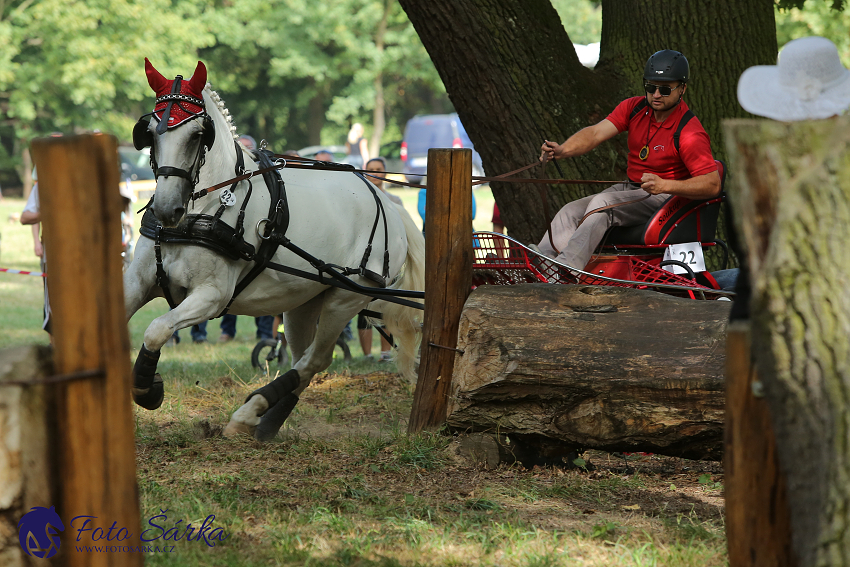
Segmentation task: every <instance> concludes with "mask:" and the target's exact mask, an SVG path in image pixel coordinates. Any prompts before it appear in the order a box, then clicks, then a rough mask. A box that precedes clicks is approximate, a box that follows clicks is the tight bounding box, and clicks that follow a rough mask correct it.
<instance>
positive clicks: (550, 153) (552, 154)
mask: <svg viewBox="0 0 850 567" xmlns="http://www.w3.org/2000/svg"><path fill="white" fill-rule="evenodd" d="M559 149H560V146H559V145H558V144H556V143H555V142H550V141H549V140H546V141H545V142H543V145H542V146H540V161H542V162H543V163H546V162H547V161H549V160H550V159H555V158H557V157H558V150H559Z"/></svg>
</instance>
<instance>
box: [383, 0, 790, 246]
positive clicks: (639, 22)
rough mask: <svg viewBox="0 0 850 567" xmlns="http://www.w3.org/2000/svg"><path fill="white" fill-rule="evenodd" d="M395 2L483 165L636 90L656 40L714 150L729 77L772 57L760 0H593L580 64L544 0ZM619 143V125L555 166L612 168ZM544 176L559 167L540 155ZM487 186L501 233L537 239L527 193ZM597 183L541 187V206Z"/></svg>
mask: <svg viewBox="0 0 850 567" xmlns="http://www.w3.org/2000/svg"><path fill="white" fill-rule="evenodd" d="M400 2H401V5H402V7H403V8H404V10H405V12H407V15H408V17H409V18H410V21H411V22H413V25H414V27H415V28H416V31H417V32H418V33H419V37H420V38H421V39H422V42H423V44H424V45H425V47H426V49H427V50H428V53H429V54H430V55H431V59H432V60H433V61H434V65H435V66H436V67H437V70H438V71H439V73H440V77H441V78H442V79H443V83H444V84H445V86H446V91H447V92H448V94H449V98H450V99H451V101H452V103H453V104H454V106H455V108H456V109H457V112H458V114H459V115H460V118H461V121H462V122H463V123H464V125H465V126H466V128H467V131H468V132H469V135H470V138H471V139H472V141H473V143H474V144H475V147H476V149H477V150H478V151H479V153H480V154H481V156H482V159H483V161H484V167H485V169H486V170H487V171H488V172H491V173H497V172H503V171H508V170H511V169H514V168H516V167H519V166H522V165H526V164H529V163H532V162H533V161H535V160H536V159H537V157H538V155H539V148H540V145H541V144H542V141H543V139H544V138H548V139H551V140H558V141H559V142H560V141H563V140H564V139H566V138H567V137H568V136H569V135H571V134H572V133H574V132H575V131H577V130H579V129H580V128H582V127H584V126H587V125H590V124H594V123H596V122H598V121H599V120H601V119H603V118H605V116H607V114H608V113H609V112H610V111H611V110H612V109H613V108H614V106H615V105H616V104H617V103H619V102H620V101H621V100H622V99H624V98H626V97H628V96H634V95H638V94H641V92H642V76H643V67H644V64H645V62H646V59H647V58H648V56H649V55H650V54H652V53H654V52H655V51H657V50H659V49H666V48H669V49H677V50H679V51H682V52H683V53H685V54H686V55H687V57H688V59H689V61H690V63H691V71H692V78H691V81H690V87H689V91H688V94H687V96H686V99H687V101H688V104H689V105H690V106H691V108H693V110H694V112H695V113H696V115H697V116H699V118H700V120H701V121H702V123H703V124H704V125H705V127H706V130H707V131H708V133H709V135H710V136H711V138H712V149H713V150H714V152H715V155H716V156H718V157H721V158H722V157H723V156H724V153H725V151H724V149H723V140H722V136H721V132H720V120H721V119H722V118H728V117H734V116H744V115H745V113H744V111H743V110H742V109H741V108H740V106H739V105H738V103H737V100H736V96H735V88H736V85H737V82H738V77H739V76H740V75H741V73H742V72H743V71H744V70H745V69H746V68H747V67H750V66H751V65H756V64H772V63H775V61H776V51H777V46H776V29H775V22H774V8H773V5H772V4H771V3H770V2H766V1H765V0H739V1H732V0H720V1H719V2H713V3H711V4H710V5H709V4H706V3H703V2H697V1H695V0H689V1H683V0H663V1H659V2H645V1H640V0H603V1H602V2H601V6H602V38H601V51H600V59H599V63H598V64H597V66H596V68H595V69H594V70H592V71H591V70H589V69H586V68H585V67H583V66H582V65H581V64H580V63H579V60H578V57H577V56H576V54H575V50H574V49H573V47H572V44H571V41H570V38H569V36H568V35H567V33H566V32H565V31H564V29H563V27H562V26H561V24H560V20H559V18H558V15H557V13H556V12H555V9H554V8H553V6H552V4H551V3H550V1H549V0H465V1H462V2H457V1H454V0H432V1H431V2H416V1H415V0H400ZM708 38H718V40H717V41H712V40H709V39H708ZM721 38H722V39H721ZM625 152H626V148H625V136H618V137H617V138H615V139H614V140H612V141H611V142H608V143H606V144H604V145H603V146H601V147H600V148H598V149H597V150H595V151H593V152H591V153H590V154H588V155H586V156H583V157H580V158H576V159H571V160H565V161H563V162H562V163H561V164H560V165H561V168H562V169H563V171H564V175H565V177H566V178H568V179H570V178H572V179H603V180H604V179H612V180H613V179H623V178H624V177H625V159H624V156H625ZM538 174H539V175H541V176H542V175H544V172H543V171H538ZM545 175H548V176H552V177H556V176H557V175H558V174H557V172H556V170H555V168H554V167H552V166H550V167H549V168H548V169H547V171H546V172H545ZM492 186H493V192H494V194H495V196H496V200H497V202H498V203H499V205H500V207H499V208H500V210H501V211H502V215H503V219H504V220H505V222H506V225H507V226H508V227H509V230H510V231H511V233H512V234H513V235H516V236H517V237H518V238H520V239H521V240H524V241H537V240H539V239H540V238H541V237H542V235H543V232H544V230H545V226H546V221H545V219H544V218H543V214H542V205H541V203H540V200H539V198H537V192H536V191H535V190H533V189H531V188H529V187H522V186H516V185H508V184H503V183H493V184H492ZM597 190H598V187H584V186H569V185H558V186H552V187H551V188H550V192H549V199H550V201H551V202H550V205H551V208H552V210H553V211H554V210H557V209H558V208H559V207H560V206H562V205H563V204H564V203H566V202H568V201H570V200H573V199H575V198H578V197H581V196H584V195H586V194H589V193H591V192H594V191H597Z"/></svg>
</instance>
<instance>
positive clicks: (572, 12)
mask: <svg viewBox="0 0 850 567" xmlns="http://www.w3.org/2000/svg"><path fill="white" fill-rule="evenodd" d="M552 6H554V8H555V9H556V10H557V11H558V15H559V16H561V23H562V24H563V25H564V29H565V30H566V32H567V35H569V36H570V40H572V42H573V43H578V44H582V45H587V44H589V43H596V42H598V41H599V38H600V36H601V35H602V6H601V4H600V3H599V2H593V1H592V0H552Z"/></svg>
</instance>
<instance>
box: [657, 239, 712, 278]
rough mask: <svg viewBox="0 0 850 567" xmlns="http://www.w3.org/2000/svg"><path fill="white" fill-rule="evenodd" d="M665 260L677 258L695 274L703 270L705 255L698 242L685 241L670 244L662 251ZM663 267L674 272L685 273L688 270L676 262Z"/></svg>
mask: <svg viewBox="0 0 850 567" xmlns="http://www.w3.org/2000/svg"><path fill="white" fill-rule="evenodd" d="M664 259H665V260H678V261H679V262H682V263H683V264H687V265H688V267H689V268H690V269H691V270H693V272H694V273H695V274H696V273H698V272H704V271H705V256H703V254H702V246H700V243H699V242H687V243H685V244H671V245H670V246H668V247H667V250H665V251H664ZM664 269H665V270H667V271H668V272H673V273H674V274H687V273H688V271H687V270H686V269H685V268H683V267H682V266H679V265H677V264H670V265H669V266H664Z"/></svg>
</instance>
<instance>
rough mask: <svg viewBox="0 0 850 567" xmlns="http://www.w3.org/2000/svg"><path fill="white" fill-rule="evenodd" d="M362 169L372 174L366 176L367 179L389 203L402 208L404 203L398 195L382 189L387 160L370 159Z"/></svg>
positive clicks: (380, 158) (384, 188) (379, 158)
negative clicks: (372, 173) (382, 193)
mask: <svg viewBox="0 0 850 567" xmlns="http://www.w3.org/2000/svg"><path fill="white" fill-rule="evenodd" d="M363 169H365V170H366V171H371V172H374V175H373V176H367V178H368V179H369V181H371V182H372V183H373V184H374V185H375V187H377V188H378V189H380V190H381V191H383V192H384V195H386V196H387V197H388V198H389V200H390V201H392V202H393V203H395V204H396V205H402V206H404V203H402V201H401V197H399V196H398V195H393V194H392V193H390V192H389V191H387V189H386V187H384V179H386V173H387V160H385V159H384V158H382V157H380V156H378V157H373V158H372V159H370V160H369V161H367V162H366V167H364V168H363Z"/></svg>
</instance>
